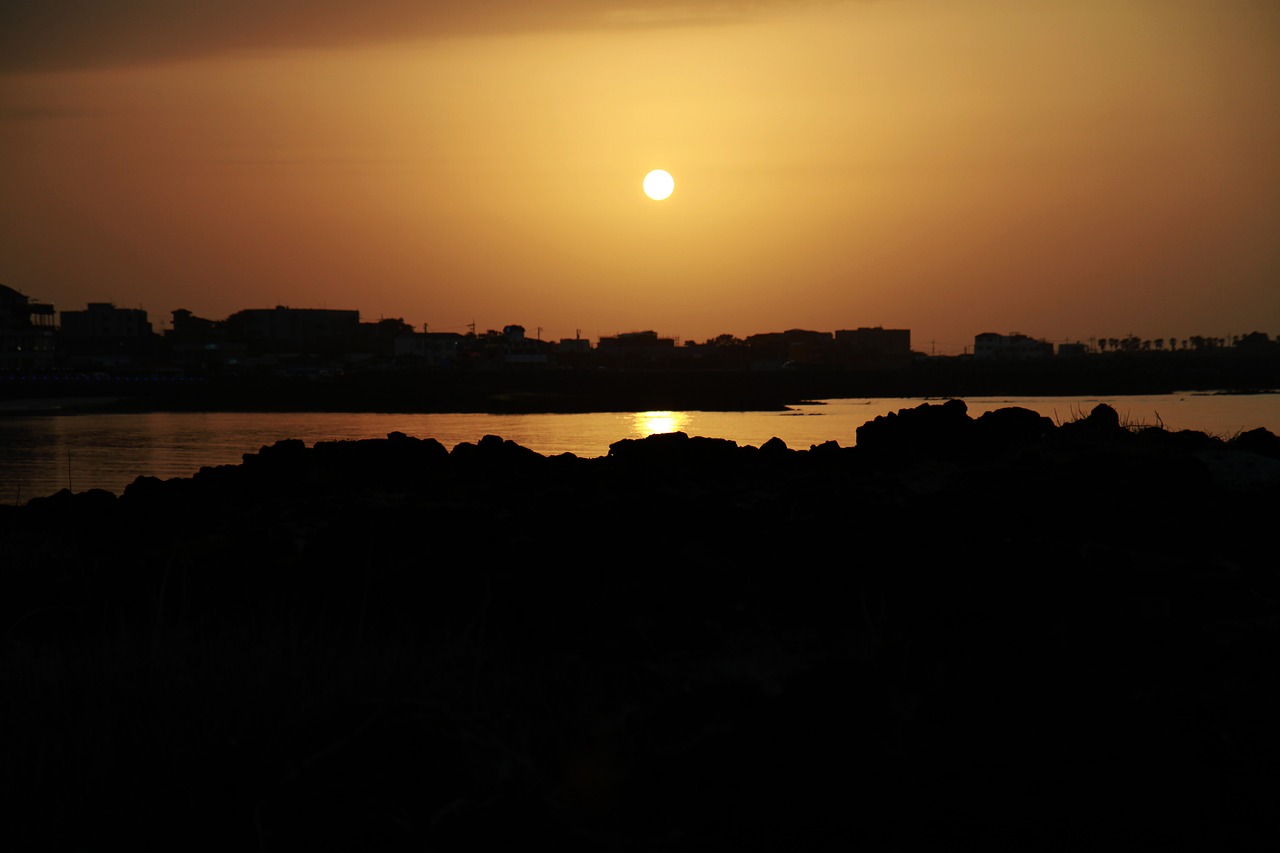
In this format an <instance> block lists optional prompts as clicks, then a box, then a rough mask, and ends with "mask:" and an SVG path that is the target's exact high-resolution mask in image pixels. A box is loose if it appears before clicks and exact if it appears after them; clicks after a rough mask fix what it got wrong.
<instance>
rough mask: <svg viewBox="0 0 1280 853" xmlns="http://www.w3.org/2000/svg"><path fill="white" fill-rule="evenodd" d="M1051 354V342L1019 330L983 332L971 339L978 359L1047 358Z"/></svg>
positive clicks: (975, 356)
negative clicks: (1003, 332)
mask: <svg viewBox="0 0 1280 853" xmlns="http://www.w3.org/2000/svg"><path fill="white" fill-rule="evenodd" d="M1052 355H1053V344H1051V343H1049V342H1048V341H1041V340H1037V339H1035V338H1031V337H1028V336H1027V335H1024V334H1022V333H1020V332H1013V333H1012V334H1008V335H998V334H996V333H995V332H983V333H982V334H980V335H977V336H976V337H975V338H974V339H973V356H974V358H979V359H987V358H994V359H1013V360H1022V359H1029V358H1048V357H1049V356H1052Z"/></svg>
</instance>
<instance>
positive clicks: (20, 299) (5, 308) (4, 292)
mask: <svg viewBox="0 0 1280 853" xmlns="http://www.w3.org/2000/svg"><path fill="white" fill-rule="evenodd" d="M54 332H55V325H54V310H53V306H52V305H49V304H47V303H44V302H34V301H32V300H31V298H30V297H29V296H26V295H25V294H22V293H19V292H18V291H16V290H14V289H13V288H12V287H5V286H4V285H3V284H0V370H48V369H50V368H52V367H53V366H54V359H55V357H56V349H55V342H54V341H55V338H54Z"/></svg>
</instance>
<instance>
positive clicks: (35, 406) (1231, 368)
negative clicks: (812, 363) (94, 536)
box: [0, 354, 1280, 417]
mask: <svg viewBox="0 0 1280 853" xmlns="http://www.w3.org/2000/svg"><path fill="white" fill-rule="evenodd" d="M1278 388H1280V357H1262V358H1247V357H1240V356H1238V355H1236V354H1222V355H1218V356H1217V357H1204V356H1201V357H1191V356H1190V355H1189V356H1188V357H1187V358H1181V357H1178V356H1174V355H1170V354H1163V355H1161V356H1159V357H1150V356H1146V357H1144V356H1143V355H1141V354H1134V355H1132V356H1128V355H1125V354H1116V355H1111V356H1102V357H1097V356H1094V357H1088V358H1081V359H1053V360H1051V361H1043V362H1030V361H1021V362H1019V361H1011V362H978V361H975V360H972V359H962V358H937V359H927V360H923V361H920V362H917V363H915V364H912V365H910V366H909V367H906V368H901V369H892V370H888V369H886V370H848V369H841V368H829V367H789V368H785V369H777V370H751V369H704V368H696V367H685V368H658V367H654V368H630V369H614V370H609V369H540V368H528V369H521V368H518V367H517V368H508V369H492V370H490V369H471V370H460V369H424V368H416V369H393V370H369V371H353V372H346V373H336V374H324V375H306V376H279V375H267V374H244V375H221V376H218V375H209V376H200V375H188V374H182V373H160V372H151V373H148V372H133V373H124V372H121V373H94V374H79V373H45V374H7V375H3V376H0V417H3V416H4V415H6V414H7V415H13V414H31V413H37V412H38V413H46V414H47V413H56V412H64V413H70V412H83V411H95V412H104V411H127V412H139V411H210V412H219V411H221V412H228V411H251V412H306V411H316V412H320V411H329V412H344V411H345V412H402V413H445V412H457V413H489V414H535V413H581V412H624V411H646V410H694V411H772V410H781V409H783V408H786V407H787V406H793V405H796V404H799V403H802V402H805V401H808V400H821V399H836V398H849V397H919V398H928V397H968V396H978V395H983V396H990V395H998V394H1009V395H1022V396H1033V395H1034V396H1080V395H1134V394H1169V393H1175V392H1179V391H1199V392H1221V393H1253V392H1266V391H1274V390H1275V389H1278Z"/></svg>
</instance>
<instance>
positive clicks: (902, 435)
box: [856, 400, 974, 456]
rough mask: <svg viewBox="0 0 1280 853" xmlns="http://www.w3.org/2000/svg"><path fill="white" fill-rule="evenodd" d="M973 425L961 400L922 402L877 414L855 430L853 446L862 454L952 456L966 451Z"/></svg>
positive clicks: (967, 409) (967, 408)
mask: <svg viewBox="0 0 1280 853" xmlns="http://www.w3.org/2000/svg"><path fill="white" fill-rule="evenodd" d="M973 425H974V422H973V420H972V419H971V418H970V417H969V407H968V406H967V405H965V402H964V401H963V400H948V401H946V402H945V403H942V404H936V403H922V404H921V405H919V406H917V407H916V408H914V409H902V410H900V411H898V412H890V413H889V414H887V415H880V416H878V417H876V418H875V419H874V420H872V421H869V422H867V423H865V424H863V425H862V426H860V427H858V429H857V432H856V434H857V445H858V447H859V448H861V449H862V452H863V453H869V454H877V455H879V454H885V453H902V452H911V453H915V454H923V455H929V456H952V455H956V454H960V453H964V452H965V451H966V450H968V448H969V442H970V439H971V431H972V429H973Z"/></svg>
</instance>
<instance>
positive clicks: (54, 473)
mask: <svg viewBox="0 0 1280 853" xmlns="http://www.w3.org/2000/svg"><path fill="white" fill-rule="evenodd" d="M921 402H924V401H923V400H920V399H905V398H876V399H851V400H828V401H826V402H825V403H821V404H811V405H803V406H796V407H794V408H792V409H791V410H789V411H785V412H635V413H623V414H618V413H610V414H573V415H474V414H469V415H468V414H463V415H438V414H437V415H390V414H345V413H312V414H235V413H191V412H183V413H156V414H111V415H104V414H49V415H23V416H7V417H0V501H3V502H6V503H10V502H12V503H19V502H25V501H26V500H28V499H29V498H32V497H38V496H41V495H49V494H52V493H54V492H56V491H58V490H59V489H63V488H67V487H68V486H70V488H71V489H72V490H73V491H77V492H79V491H84V490H87V489H93V488H97V489H107V490H108V491H112V492H115V493H116V494H119V493H120V492H122V491H123V490H124V487H125V486H126V485H128V484H129V483H131V482H132V481H133V480H134V478H135V477H138V476H140V475H144V474H145V475H149V476H153V477H161V478H169V477H189V476H191V475H192V474H194V473H195V472H196V471H197V470H199V469H200V468H201V467H203V466H206V465H228V464H237V463H239V462H240V459H241V456H242V455H243V454H245V453H253V452H256V451H257V450H258V449H259V448H260V447H262V446H263V445H268V444H272V443H274V442H276V441H277V440H279V439H284V438H300V439H302V440H303V441H305V442H306V443H307V444H308V445H312V444H314V443H315V442H317V441H334V440H344V439H358V438H381V437H384V436H386V434H387V433H389V432H393V431H399V432H403V433H406V434H408V435H412V436H418V437H420V438H435V439H437V440H438V441H440V442H441V443H442V444H444V445H445V446H446V447H449V448H452V447H454V446H455V445H457V444H459V443H461V442H464V441H471V442H474V441H477V440H479V439H480V438H481V437H482V436H485V435H490V434H492V435H499V436H502V437H503V438H506V439H510V440H512V441H515V442H518V443H519V444H522V445H524V446H525V447H529V448H531V449H533V450H536V451H537V452H539V453H542V454H546V455H552V454H557V453H573V454H576V455H578V456H583V457H595V456H603V455H605V454H607V453H608V452H609V445H610V444H612V443H613V442H615V441H618V440H620V439H623V438H641V437H643V436H646V435H651V434H654V433H663V432H676V431H681V432H685V433H688V434H689V435H702V436H709V437H714V438H727V439H731V440H733V441H736V442H737V443H738V444H751V445H755V446H757V447H758V446H760V445H761V444H763V443H764V442H766V441H768V440H769V439H770V438H773V437H774V436H777V437H778V438H781V439H782V440H783V441H785V442H786V443H787V445H788V446H789V447H793V448H797V449H807V448H809V447H810V446H811V445H814V444H821V443H823V442H826V441H832V440H834V441H836V442H838V443H839V444H841V445H842V446H846V447H847V446H852V445H853V444H854V443H855V442H854V432H855V430H856V429H857V428H858V427H859V426H861V425H862V424H863V423H865V422H867V421H869V420H871V419H873V418H875V417H876V416H877V415H883V414H886V413H888V412H894V411H898V410H899V409H905V408H911V407H914V406H917V405H919V404H920V403H921ZM965 402H966V403H968V405H969V413H970V415H972V416H974V417H977V416H978V415H980V414H982V413H983V412H987V411H990V410H992V409H999V408H1003V407H1005V406H1023V407H1025V408H1028V409H1033V410H1035V411H1037V412H1040V413H1041V414H1044V415H1046V416H1048V417H1050V418H1053V419H1054V420H1055V421H1057V422H1062V421H1068V420H1071V419H1073V418H1075V417H1078V416H1081V415H1084V414H1088V412H1089V411H1090V410H1092V408H1093V407H1094V406H1095V405H1097V404H1098V403H1100V402H1105V403H1109V404H1111V405H1112V406H1114V407H1115V408H1116V410H1117V411H1118V412H1119V413H1120V416H1121V418H1122V419H1124V420H1125V421H1127V422H1129V423H1142V424H1150V425H1157V424H1163V425H1164V426H1166V427H1168V428H1169V429H1175V430H1180V429H1193V430H1200V431H1202V432H1207V433H1209V434H1211V435H1218V436H1223V437H1230V436H1232V435H1234V434H1236V433H1237V432H1240V431H1242V430H1249V429H1254V428H1256V427H1264V428H1266V429H1269V430H1271V431H1272V432H1274V433H1280V393H1270V394H1251V395H1214V394H1199V393H1195V394H1193V393H1186V394H1166V395H1156V396H1148V397H1098V398H1065V397H1001V398H994V397H991V398H987V397H981V398H978V397H975V398H969V399H966V401H965Z"/></svg>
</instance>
